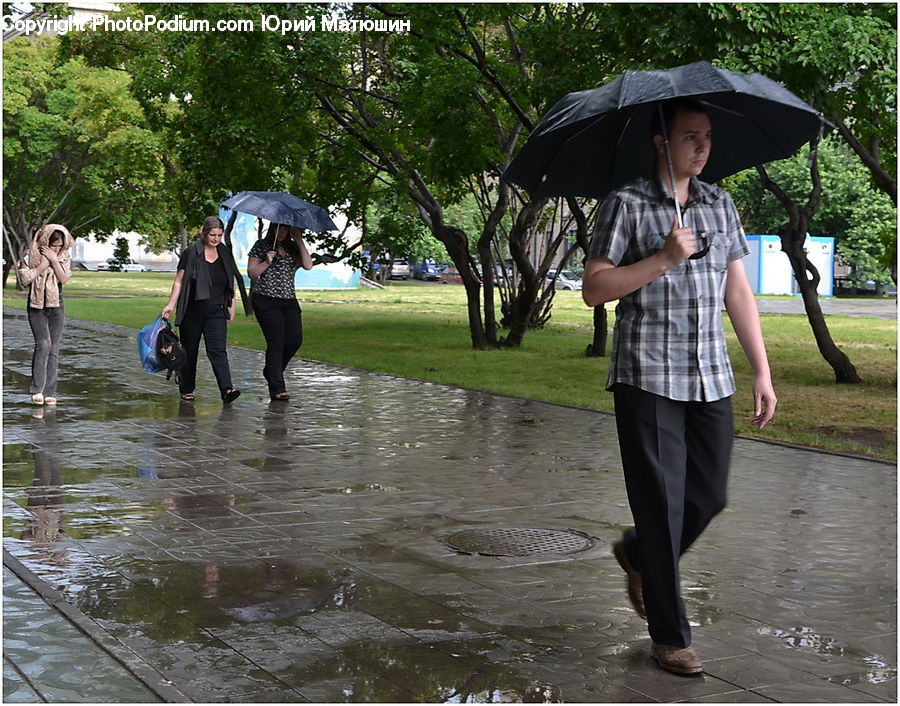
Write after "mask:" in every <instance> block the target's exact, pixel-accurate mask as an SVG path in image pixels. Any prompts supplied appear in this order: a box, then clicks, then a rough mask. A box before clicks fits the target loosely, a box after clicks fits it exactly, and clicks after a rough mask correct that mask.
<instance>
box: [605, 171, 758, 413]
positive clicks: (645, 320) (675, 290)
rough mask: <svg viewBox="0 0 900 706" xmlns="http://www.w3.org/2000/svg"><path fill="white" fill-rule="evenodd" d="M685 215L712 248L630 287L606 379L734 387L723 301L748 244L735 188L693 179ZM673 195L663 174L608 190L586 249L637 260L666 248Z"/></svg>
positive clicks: (683, 395)
mask: <svg viewBox="0 0 900 706" xmlns="http://www.w3.org/2000/svg"><path fill="white" fill-rule="evenodd" d="M690 194H691V197H690V200H689V202H688V204H687V206H686V207H685V208H684V210H683V218H684V224H685V226H687V227H690V228H692V229H693V230H694V234H695V236H697V238H698V241H699V247H702V246H703V245H704V244H705V243H707V242H708V243H709V246H710V247H709V253H708V254H707V255H706V256H705V257H703V258H700V259H697V260H685V261H684V262H682V263H681V264H680V265H678V266H676V267H673V268H672V269H670V270H668V271H667V272H665V273H663V274H662V275H660V276H659V277H657V278H656V279H655V280H653V281H652V282H650V283H648V284H646V285H644V286H643V287H641V288H640V289H638V290H637V291H635V292H632V293H631V294H629V295H627V296H624V297H622V298H621V299H620V300H619V304H618V306H617V307H616V325H615V330H614V332H613V349H612V357H611V359H610V366H609V377H608V379H607V389H608V390H609V389H612V387H613V386H614V385H615V384H616V383H624V384H627V385H633V386H634V387H638V388H640V389H642V390H646V391H647V392H651V393H653V394H656V395H660V396H662V397H667V398H669V399H672V400H679V401H697V402H700V401H706V402H713V401H715V400H719V399H722V398H724V397H728V396H729V395H732V394H734V390H735V387H734V375H733V373H732V370H731V361H730V360H729V359H728V350H727V348H726V345H725V333H724V330H723V326H722V308H723V306H724V302H725V276H726V271H727V268H728V263H729V262H731V261H732V260H736V259H738V258H741V257H744V256H745V255H747V253H749V252H750V250H749V248H748V247H747V241H746V238H745V237H744V229H743V228H742V227H741V223H740V219H739V218H738V214H737V210H736V209H735V207H734V203H733V202H732V200H731V197H730V196H729V195H728V193H727V192H726V191H725V190H724V189H721V188H719V187H717V186H713V185H711V184H706V183H704V182H702V181H700V180H699V179H692V180H691V190H690ZM674 214H675V205H674V202H673V200H672V197H671V196H670V195H667V194H666V193H665V192H664V190H663V187H662V182H661V181H660V179H659V178H658V177H655V178H643V179H638V180H636V181H633V182H631V183H630V184H627V185H626V186H624V187H622V188H621V189H619V190H618V191H615V192H613V193H612V194H610V195H609V196H608V197H607V198H606V199H605V200H604V202H603V204H602V205H601V207H600V210H599V212H598V214H597V221H596V225H595V227H594V235H593V238H592V240H591V245H590V248H589V251H588V259H590V258H594V257H606V258H609V259H610V260H611V261H612V263H613V264H614V265H616V266H619V265H630V264H632V263H635V262H638V261H639V260H642V259H644V258H645V257H648V256H649V255H652V254H653V253H655V252H657V251H659V250H662V248H663V245H664V244H665V239H666V236H667V235H668V233H669V231H670V230H671V229H672V222H673V219H674Z"/></svg>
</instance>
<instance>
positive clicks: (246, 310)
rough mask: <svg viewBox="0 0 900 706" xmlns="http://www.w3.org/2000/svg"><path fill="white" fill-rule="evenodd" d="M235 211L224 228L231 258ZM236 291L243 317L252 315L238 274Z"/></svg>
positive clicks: (242, 281) (250, 306)
mask: <svg viewBox="0 0 900 706" xmlns="http://www.w3.org/2000/svg"><path fill="white" fill-rule="evenodd" d="M237 215H238V214H237V211H232V212H231V216H229V218H228V225H227V226H225V245H227V246H228V250H229V251H231V254H232V256H234V250H233V249H232V247H231V231H232V230H234V223H235V221H236V220H237ZM236 280H237V286H238V289H239V290H240V292H241V303H242V304H243V305H244V315H245V316H250V315H251V314H253V304H252V303H251V302H250V297H249V296H247V288H246V287H245V286H244V278H243V276H242V275H241V274H240V273H238V276H237V277H236Z"/></svg>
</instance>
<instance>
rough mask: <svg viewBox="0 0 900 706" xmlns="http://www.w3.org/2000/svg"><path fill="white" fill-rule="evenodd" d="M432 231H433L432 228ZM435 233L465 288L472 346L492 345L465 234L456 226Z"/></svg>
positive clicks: (482, 348)
mask: <svg viewBox="0 0 900 706" xmlns="http://www.w3.org/2000/svg"><path fill="white" fill-rule="evenodd" d="M432 233H434V229H433V228H432ZM435 235H436V236H437V237H438V240H440V241H441V242H442V243H443V244H444V247H446V248H447V254H448V255H450V259H451V260H452V261H453V264H454V266H455V267H456V269H457V271H458V272H459V275H460V277H462V281H463V286H464V287H465V288H466V311H467V312H468V316H469V332H470V334H471V336H472V347H473V348H475V349H476V350H485V349H487V348H492V347H494V346H493V345H492V344H491V343H490V342H489V341H488V339H487V336H486V335H485V330H484V321H483V320H482V318H481V283H480V282H479V281H478V278H477V277H476V275H475V272H474V271H473V269H472V262H471V260H470V257H469V248H468V245H467V243H468V240H467V238H466V234H465V233H463V232H462V231H461V230H459V229H458V228H454V227H452V226H443V227H441V229H440V230H439V231H438V232H437V233H435Z"/></svg>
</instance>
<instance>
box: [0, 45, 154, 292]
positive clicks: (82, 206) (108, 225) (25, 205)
mask: <svg viewBox="0 0 900 706" xmlns="http://www.w3.org/2000/svg"><path fill="white" fill-rule="evenodd" d="M55 51H56V39H55V38H53V37H46V36H40V37H36V38H34V39H30V38H27V37H20V38H16V39H13V40H11V41H9V42H6V43H5V45H4V52H3V56H4V62H3V84H4V94H3V113H4V115H3V117H4V137H3V193H4V199H3V236H4V249H5V252H6V253H7V269H5V271H4V283H5V281H6V280H5V278H6V275H7V274H8V271H9V270H8V266H9V265H10V264H11V263H12V262H14V261H15V260H18V259H19V258H20V257H21V256H22V254H23V252H24V250H25V249H26V248H27V246H28V244H29V243H30V241H31V237H32V236H33V234H34V232H35V230H37V228H38V227H39V226H40V225H42V224H44V223H52V222H59V223H63V224H65V225H66V226H67V227H68V228H69V230H70V231H71V232H72V234H73V235H75V236H81V237H83V236H84V235H86V234H87V233H89V232H93V233H94V234H95V235H96V236H97V237H98V238H100V239H103V238H105V237H108V235H109V234H110V233H112V232H113V230H115V229H116V228H121V229H123V230H145V231H146V230H147V229H148V228H152V227H153V224H154V223H155V222H156V220H155V216H154V209H155V208H156V206H157V203H158V201H157V198H156V196H157V194H158V193H159V188H160V185H161V183H162V180H163V174H162V167H161V165H160V164H159V161H158V159H157V157H156V155H157V154H158V153H159V149H160V145H159V143H158V140H157V138H156V136H155V135H154V134H153V132H152V131H151V130H149V129H148V128H147V126H146V123H145V121H144V119H143V114H142V112H141V109H140V106H139V104H138V103H137V102H136V101H135V100H134V98H133V97H132V96H131V95H130V93H129V78H128V76H127V74H124V73H121V72H118V71H111V70H104V69H95V68H90V67H88V66H87V65H86V64H85V62H84V60H83V59H79V58H74V59H70V60H67V61H64V62H59V61H57V60H56V54H55Z"/></svg>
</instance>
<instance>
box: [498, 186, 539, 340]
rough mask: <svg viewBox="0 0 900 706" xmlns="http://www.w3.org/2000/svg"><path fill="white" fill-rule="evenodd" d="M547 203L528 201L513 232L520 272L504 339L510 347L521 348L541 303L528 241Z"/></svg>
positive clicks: (512, 249) (512, 246) (511, 237)
mask: <svg viewBox="0 0 900 706" xmlns="http://www.w3.org/2000/svg"><path fill="white" fill-rule="evenodd" d="M546 203H547V200H546V199H539V200H537V201H529V202H528V203H526V204H525V205H524V206H523V207H522V210H521V211H519V215H518V216H517V217H516V222H515V224H514V225H513V227H512V230H511V231H510V233H509V254H510V255H512V258H513V261H514V262H515V263H516V269H517V270H518V271H519V286H518V287H517V288H516V291H515V292H514V293H513V295H512V296H511V297H510V301H509V306H508V310H507V312H506V319H507V321H508V323H509V333H507V335H506V336H505V337H504V338H503V339H502V340H501V344H502V345H503V346H506V347H508V348H518V347H519V346H521V345H522V339H524V338H525V333H526V332H527V331H528V326H529V324H530V323H531V316H532V314H533V313H534V309H535V305H536V302H537V296H538V289H539V283H538V278H537V274H536V273H535V271H534V267H532V265H531V262H530V261H529V259H528V252H527V247H526V243H527V242H528V239H529V235H530V234H531V232H532V230H533V228H534V224H535V222H536V221H537V219H538V216H540V214H541V212H542V211H543V209H544V205H545V204H546Z"/></svg>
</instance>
